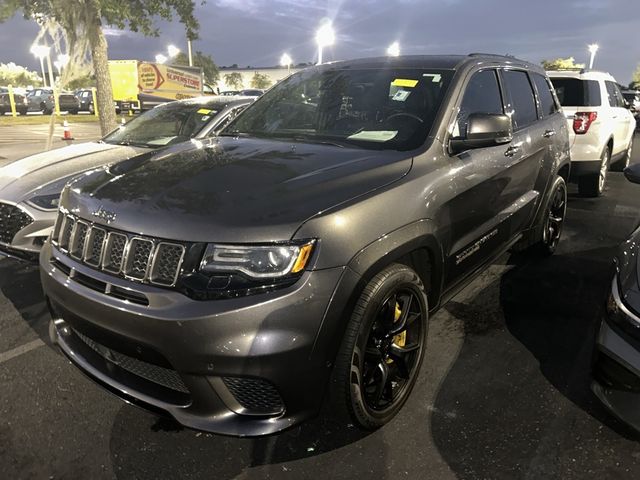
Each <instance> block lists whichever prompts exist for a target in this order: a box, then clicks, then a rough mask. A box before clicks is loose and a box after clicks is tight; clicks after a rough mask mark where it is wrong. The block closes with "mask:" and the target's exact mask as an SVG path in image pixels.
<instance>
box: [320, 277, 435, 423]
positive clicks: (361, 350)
mask: <svg viewBox="0 0 640 480" xmlns="http://www.w3.org/2000/svg"><path fill="white" fill-rule="evenodd" d="M427 305H428V303H427V295H426V292H425V288H424V285H423V284H422V281H421V280H420V277H419V276H418V274H417V273H416V272H415V271H413V270H412V269H411V268H409V267H408V266H406V265H401V264H391V265H389V266H388V267H386V268H385V269H383V270H382V271H381V272H380V273H378V274H377V275H376V276H375V277H373V279H372V280H371V281H370V282H369V283H368V284H367V286H366V287H365V288H364V290H363V292H362V294H361V295H360V297H359V299H358V301H357V303H356V305H355V308H354V309H353V313H352V315H351V319H350V321H349V323H348V325H347V328H346V331H345V335H344V337H343V340H342V345H341V347H340V351H339V353H338V356H337V358H336V363H335V366H334V369H333V374H332V380H331V385H330V389H329V397H330V398H329V400H330V404H331V406H332V414H338V416H340V417H343V418H344V419H350V421H352V422H354V423H355V424H356V425H358V426H359V427H361V428H364V429H367V430H373V429H376V428H379V427H381V426H382V425H384V424H386V423H387V422H389V421H390V420H391V419H392V418H393V417H394V416H395V415H396V414H397V413H398V412H399V411H400V409H401V408H402V406H403V405H404V404H405V402H406V401H407V398H408V397H409V394H410V393H411V390H412V389H413V387H414V385H415V382H416V379H417V376H418V372H419V370H420V366H421V364H422V360H423V358H424V352H425V349H426V339H427V326H428V307H427Z"/></svg>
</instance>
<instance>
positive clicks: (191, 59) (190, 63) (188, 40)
mask: <svg viewBox="0 0 640 480" xmlns="http://www.w3.org/2000/svg"><path fill="white" fill-rule="evenodd" d="M187 50H188V52H189V66H190V67H193V56H192V55H191V39H190V38H187Z"/></svg>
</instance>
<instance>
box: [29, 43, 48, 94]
mask: <svg viewBox="0 0 640 480" xmlns="http://www.w3.org/2000/svg"><path fill="white" fill-rule="evenodd" d="M31 53H32V54H33V55H35V56H36V57H38V59H39V60H40V70H41V71H42V86H43V87H46V86H47V76H46V74H45V73H44V57H46V56H47V54H48V53H49V47H45V46H44V45H33V46H32V47H31ZM52 86H53V85H52Z"/></svg>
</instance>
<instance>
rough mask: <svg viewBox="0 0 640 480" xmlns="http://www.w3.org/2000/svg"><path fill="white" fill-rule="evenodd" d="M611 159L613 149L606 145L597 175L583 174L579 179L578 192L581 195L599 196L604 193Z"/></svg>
mask: <svg viewBox="0 0 640 480" xmlns="http://www.w3.org/2000/svg"><path fill="white" fill-rule="evenodd" d="M610 160H611V150H610V149H609V146H606V147H605V148H604V151H603V152H602V156H601V157H600V168H599V172H598V173H597V174H595V175H583V176H582V177H580V178H579V179H578V192H579V193H580V195H582V196H584V197H599V196H600V195H602V194H603V193H604V187H605V185H606V182H607V171H608V170H609V161H610Z"/></svg>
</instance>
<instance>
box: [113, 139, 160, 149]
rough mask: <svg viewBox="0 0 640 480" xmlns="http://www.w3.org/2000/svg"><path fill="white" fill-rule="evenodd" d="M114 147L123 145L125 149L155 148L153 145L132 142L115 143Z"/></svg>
mask: <svg viewBox="0 0 640 480" xmlns="http://www.w3.org/2000/svg"><path fill="white" fill-rule="evenodd" d="M116 145H124V146H127V147H142V148H156V146H155V145H149V144H147V143H144V142H132V141H131V140H122V141H121V142H117V143H116Z"/></svg>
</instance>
